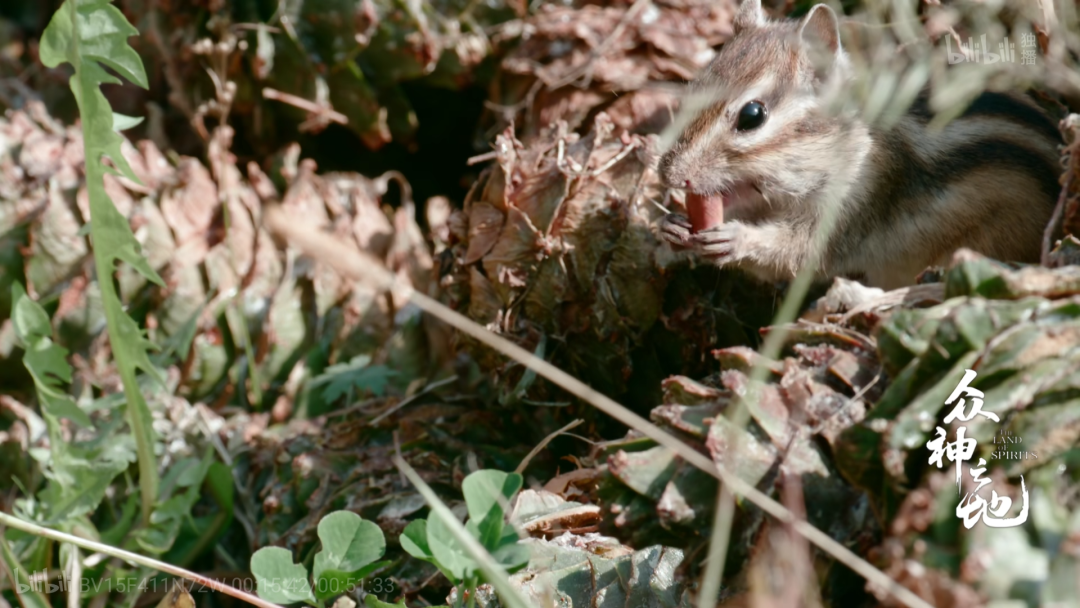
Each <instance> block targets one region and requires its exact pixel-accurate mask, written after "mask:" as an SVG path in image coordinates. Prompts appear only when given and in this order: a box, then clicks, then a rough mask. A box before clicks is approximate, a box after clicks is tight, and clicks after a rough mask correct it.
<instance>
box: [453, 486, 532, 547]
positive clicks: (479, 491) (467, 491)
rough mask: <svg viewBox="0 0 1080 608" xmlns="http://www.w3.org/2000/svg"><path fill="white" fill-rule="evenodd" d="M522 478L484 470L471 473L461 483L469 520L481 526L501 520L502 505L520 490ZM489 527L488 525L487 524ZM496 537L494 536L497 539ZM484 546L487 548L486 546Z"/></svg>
mask: <svg viewBox="0 0 1080 608" xmlns="http://www.w3.org/2000/svg"><path fill="white" fill-rule="evenodd" d="M521 484H522V478H521V475H519V474H517V473H504V472H503V471H496V470H492V469H486V470H483V471H476V472H474V473H471V474H470V475H469V476H468V477H466V478H465V480H464V481H463V482H461V492H462V493H463V494H464V495H465V505H466V506H467V507H468V509H469V519H470V520H472V521H475V522H477V523H478V524H481V531H483V524H484V522H485V520H487V521H489V522H490V521H492V520H493V519H494V518H498V519H499V521H501V520H502V518H503V513H504V511H503V508H502V505H503V503H505V502H509V501H510V499H512V498H513V497H514V494H517V492H518V490H520V489H521ZM489 525H490V524H489ZM497 537H498V536H496V538H497ZM485 546H489V545H486V544H485Z"/></svg>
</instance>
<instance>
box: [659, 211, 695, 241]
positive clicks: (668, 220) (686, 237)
mask: <svg viewBox="0 0 1080 608" xmlns="http://www.w3.org/2000/svg"><path fill="white" fill-rule="evenodd" d="M691 228H692V226H691V225H690V219H689V218H687V217H686V216H685V215H679V214H678V213H669V214H667V215H665V216H664V217H663V218H662V219H661V220H660V236H661V237H663V239H664V240H665V241H667V242H668V243H670V244H671V246H672V247H675V248H678V249H686V248H690V247H693V246H694V238H693V237H694V235H693V233H692V232H691Z"/></svg>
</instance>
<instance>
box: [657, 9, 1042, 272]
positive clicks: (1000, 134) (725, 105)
mask: <svg viewBox="0 0 1080 608" xmlns="http://www.w3.org/2000/svg"><path fill="white" fill-rule="evenodd" d="M733 29H734V32H735V34H734V36H733V37H732V38H731V39H730V40H729V41H728V42H727V43H726V44H724V45H723V47H722V48H721V49H720V51H719V52H718V54H717V56H716V57H715V59H714V60H713V62H712V63H711V64H710V65H709V67H708V68H707V69H706V70H705V72H704V74H703V75H702V76H700V78H699V79H698V80H697V81H696V82H694V83H692V84H691V86H690V90H689V92H688V95H687V96H686V97H684V100H685V99H689V98H690V97H691V96H692V95H694V94H698V95H699V97H700V96H702V93H703V92H707V94H709V95H713V97H710V98H709V99H710V100H711V101H710V103H707V104H705V106H704V107H703V108H702V109H701V110H700V112H699V114H698V115H697V116H696V117H694V118H693V120H691V121H690V122H689V124H688V125H687V126H686V128H685V130H684V131H683V132H682V134H681V135H680V136H679V137H678V139H677V140H676V142H675V144H674V145H673V147H672V148H671V149H670V150H669V151H668V152H667V153H665V154H664V156H663V157H662V158H661V160H660V165H659V171H660V176H661V178H662V180H663V182H664V184H665V185H666V186H667V187H668V188H672V189H683V190H685V191H686V207H687V212H688V215H689V217H687V216H684V215H679V214H669V215H667V216H666V217H664V218H663V219H662V220H661V223H660V233H661V236H662V237H663V239H664V240H666V241H667V242H669V243H670V244H671V245H672V246H673V248H675V249H677V250H682V251H685V252H686V253H688V254H689V255H691V256H695V255H696V256H701V257H703V258H706V259H708V260H710V261H713V262H715V263H716V264H718V265H721V266H728V265H731V266H735V267H738V268H741V269H743V270H745V271H748V272H750V273H751V274H753V275H755V276H757V277H758V278H760V279H762V280H764V281H786V280H790V279H792V278H794V276H795V275H796V273H797V272H798V271H799V270H800V269H801V268H802V267H803V266H804V265H805V264H806V263H808V261H809V260H810V257H811V253H812V248H813V247H814V246H815V243H814V241H815V239H816V238H818V237H817V236H816V235H817V234H818V232H820V231H821V230H822V223H823V219H824V218H825V217H826V212H827V211H828V210H829V209H832V210H834V213H835V216H834V217H835V222H836V224H835V226H834V228H833V229H832V230H831V231H829V235H828V237H827V240H826V241H825V242H824V244H823V249H822V250H821V251H822V253H821V257H820V261H819V264H818V268H817V278H831V277H836V276H846V277H851V278H860V279H862V280H863V281H864V282H866V283H868V284H870V285H873V286H877V287H882V288H886V289H893V288H897V287H902V286H905V285H910V284H912V283H914V282H915V277H916V276H917V275H918V274H919V273H920V272H921V271H923V270H924V269H925V268H927V267H928V266H934V265H942V264H945V263H947V262H948V260H949V258H950V257H951V255H952V253H953V252H954V251H955V250H956V249H958V248H960V247H967V248H970V249H973V250H975V251H978V252H980V253H982V254H985V255H988V256H990V257H992V258H995V259H999V260H1006V261H1016V262H1036V261H1038V260H1039V256H1040V251H1041V242H1042V235H1043V231H1044V229H1045V227H1046V225H1047V222H1048V221H1049V219H1050V216H1051V214H1052V212H1053V207H1054V204H1055V202H1056V199H1057V195H1058V191H1059V186H1058V174H1059V160H1058V150H1057V147H1058V145H1059V144H1060V135H1059V133H1058V130H1057V128H1056V126H1055V124H1054V122H1053V121H1052V120H1051V119H1050V118H1049V117H1048V116H1046V115H1045V114H1044V113H1043V112H1042V111H1041V110H1040V109H1039V108H1038V107H1037V106H1036V105H1034V104H1033V103H1030V102H1029V101H1028V100H1027V99H1026V98H1024V97H1021V96H1019V95H1017V96H1013V95H1009V94H1002V93H984V94H983V95H982V96H980V97H979V98H977V99H976V100H975V101H974V102H973V103H972V104H971V106H970V107H969V108H968V109H967V110H966V112H965V113H964V114H963V115H962V116H960V117H959V118H957V119H955V120H953V121H951V122H950V123H948V125H947V126H945V127H944V129H942V130H937V131H930V130H928V129H927V128H926V127H927V124H928V122H929V120H930V119H931V118H932V115H931V114H930V112H929V109H928V105H927V103H926V102H925V100H922V101H919V102H916V104H915V105H914V106H913V107H912V109H910V110H909V111H908V112H907V114H906V115H905V116H903V117H902V118H901V119H900V120H899V122H898V123H897V124H896V126H894V127H892V128H890V129H888V130H883V129H879V128H875V127H874V126H871V125H868V124H865V123H864V122H863V121H861V120H860V119H859V117H857V116H854V115H843V114H836V113H829V112H827V110H826V108H825V107H824V105H825V104H824V101H823V98H822V90H823V87H824V86H825V85H826V83H828V82H831V83H834V84H835V83H836V82H839V83H841V86H842V85H843V83H844V82H845V79H846V78H851V76H850V72H851V70H850V64H849V60H848V56H847V54H846V53H845V51H844V50H843V49H842V48H841V44H840V32H839V23H838V20H837V16H836V14H835V13H834V12H833V11H832V10H831V9H830V8H829V7H827V6H825V5H823V4H819V5H817V6H815V7H813V9H811V10H810V12H809V13H808V14H807V15H806V16H805V17H803V18H802V19H801V20H799V21H791V20H785V21H779V22H777V21H770V20H769V19H767V18H766V17H765V15H764V13H763V12H762V9H761V2H760V0H744V2H743V3H742V4H741V5H740V7H739V9H738V11H737V14H736V16H735V21H734V27H733ZM818 49H820V50H821V51H823V52H824V56H825V57H826V58H827V61H825V62H824V66H825V67H824V68H823V67H822V66H823V63H822V62H820V61H812V59H816V58H817V56H815V57H813V58H812V57H811V52H816V51H817V50H818ZM830 79H832V80H830ZM685 103H686V102H685V101H684V104H685Z"/></svg>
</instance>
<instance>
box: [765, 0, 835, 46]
mask: <svg viewBox="0 0 1080 608" xmlns="http://www.w3.org/2000/svg"><path fill="white" fill-rule="evenodd" d="M760 7H761V5H760V4H759V5H758V8H759V10H760ZM799 38H800V39H802V41H803V42H808V43H810V44H811V45H817V46H818V48H819V49H820V50H823V51H827V52H829V53H831V54H832V55H834V56H837V55H841V53H842V51H841V49H840V20H839V19H838V18H837V17H836V13H834V12H833V10H832V9H831V8H829V7H828V6H826V5H824V4H816V5H814V7H813V8H811V9H810V12H809V13H807V14H806V16H805V17H803V18H802V21H801V22H800V23H799Z"/></svg>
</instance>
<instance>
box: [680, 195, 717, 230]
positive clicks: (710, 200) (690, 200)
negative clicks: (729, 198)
mask: <svg viewBox="0 0 1080 608" xmlns="http://www.w3.org/2000/svg"><path fill="white" fill-rule="evenodd" d="M686 214H687V215H688V216H690V226H691V227H692V230H693V231H694V232H701V231H702V230H708V229H709V228H712V227H714V226H719V225H720V224H723V223H724V196H723V195H721V194H715V195H707V194H695V193H693V192H687V193H686Z"/></svg>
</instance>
